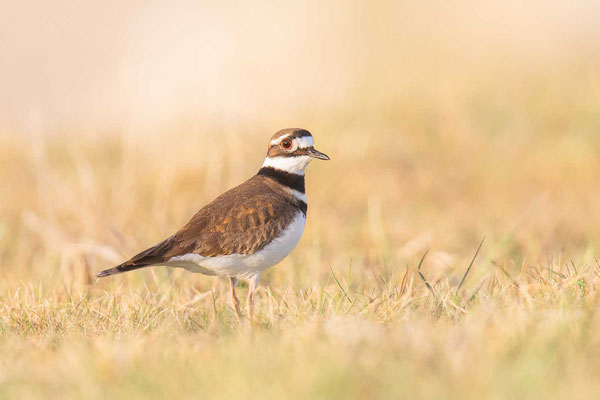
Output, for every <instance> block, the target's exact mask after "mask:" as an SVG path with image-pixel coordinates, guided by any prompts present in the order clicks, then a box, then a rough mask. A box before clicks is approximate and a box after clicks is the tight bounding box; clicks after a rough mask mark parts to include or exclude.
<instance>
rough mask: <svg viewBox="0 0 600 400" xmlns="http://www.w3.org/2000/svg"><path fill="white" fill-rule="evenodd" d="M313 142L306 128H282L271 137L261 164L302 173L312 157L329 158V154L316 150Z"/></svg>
mask: <svg viewBox="0 0 600 400" xmlns="http://www.w3.org/2000/svg"><path fill="white" fill-rule="evenodd" d="M313 144H314V140H313V136H312V135H311V133H310V132H309V131H307V130H306V129H299V128H288V129H282V130H280V131H279V132H277V133H275V134H274V135H273V137H272V138H271V141H270V142H269V150H268V151H267V158H266V159H265V162H264V163H263V165H262V166H263V167H271V168H275V169H279V170H282V171H286V172H289V173H293V174H299V175H304V169H305V168H306V167H307V166H308V164H309V163H310V162H311V161H312V160H313V159H315V158H316V159H319V160H329V156H327V154H324V153H321V152H320V151H317V150H316V149H315V148H314V146H313Z"/></svg>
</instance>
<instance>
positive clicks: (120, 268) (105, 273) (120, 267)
mask: <svg viewBox="0 0 600 400" xmlns="http://www.w3.org/2000/svg"><path fill="white" fill-rule="evenodd" d="M146 266H147V265H127V264H121V265H118V266H116V267H114V268H109V269H105V270H104V271H101V272H98V273H97V274H96V278H104V277H105V276H110V275H115V274H121V273H123V272H127V271H133V270H134V269H139V268H144V267H146Z"/></svg>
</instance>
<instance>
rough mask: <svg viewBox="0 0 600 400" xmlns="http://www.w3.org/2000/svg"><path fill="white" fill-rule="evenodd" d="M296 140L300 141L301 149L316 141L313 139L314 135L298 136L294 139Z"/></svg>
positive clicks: (299, 146)
mask: <svg viewBox="0 0 600 400" xmlns="http://www.w3.org/2000/svg"><path fill="white" fill-rule="evenodd" d="M294 142H296V143H298V148H299V149H305V148H307V147H312V146H313V144H315V141H314V140H313V138H312V136H304V137H300V138H296V139H294Z"/></svg>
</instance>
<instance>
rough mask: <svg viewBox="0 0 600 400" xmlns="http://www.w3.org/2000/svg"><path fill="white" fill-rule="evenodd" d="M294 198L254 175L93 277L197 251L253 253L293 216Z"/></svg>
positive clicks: (211, 253) (208, 254) (203, 252)
mask: <svg viewBox="0 0 600 400" xmlns="http://www.w3.org/2000/svg"><path fill="white" fill-rule="evenodd" d="M297 212H298V208H297V204H296V200H295V199H294V197H293V196H291V195H290V194H289V193H287V192H286V191H284V190H283V189H281V188H280V187H279V186H278V185H276V184H274V181H272V180H271V179H270V178H266V177H263V176H258V175H257V176H254V177H252V178H250V179H249V180H247V181H246V182H244V183H243V184H241V185H239V186H237V187H235V188H233V189H231V190H229V191H227V192H225V193H223V194H222V195H221V196H219V197H217V198H216V199H215V200H213V201H212V202H211V203H209V204H208V205H206V206H205V207H204V208H202V209H201V210H200V211H198V212H197V213H196V215H194V216H193V217H192V219H191V220H190V222H188V223H187V224H186V225H185V226H184V227H183V228H181V229H180V230H179V231H178V232H177V233H175V234H174V235H173V236H171V237H169V238H168V239H166V240H164V241H162V242H160V243H158V244H157V245H155V246H153V247H151V248H149V249H147V250H144V251H143V252H141V253H139V254H137V255H136V256H134V257H133V258H131V259H130V260H129V261H126V262H124V263H123V264H121V265H119V266H117V267H115V268H111V269H109V270H106V271H103V272H101V273H100V274H98V276H107V275H112V274H114V273H119V272H125V271H130V270H134V269H138V268H142V267H145V266H149V265H156V264H160V263H162V262H166V261H167V260H169V259H170V258H172V257H176V256H180V255H183V254H188V253H196V254H199V255H201V256H205V257H214V256H222V255H230V254H252V253H254V252H256V251H258V250H260V249H262V248H263V247H264V246H266V245H267V244H268V243H269V242H270V241H271V239H272V238H273V237H277V236H279V234H280V233H281V231H282V230H283V229H285V227H286V226H287V225H288V224H289V223H290V222H291V221H292V220H293V219H294V217H295V216H296V213H297Z"/></svg>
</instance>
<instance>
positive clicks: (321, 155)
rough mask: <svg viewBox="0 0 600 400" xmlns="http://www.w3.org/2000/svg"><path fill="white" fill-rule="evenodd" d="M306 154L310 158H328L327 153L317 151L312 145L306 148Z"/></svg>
mask: <svg viewBox="0 0 600 400" xmlns="http://www.w3.org/2000/svg"><path fill="white" fill-rule="evenodd" d="M308 155H309V156H311V157H312V158H317V159H319V160H329V159H330V158H329V156H328V155H327V154H325V153H321V152H320V151H317V150H316V149H315V148H314V147H311V148H310V149H308Z"/></svg>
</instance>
